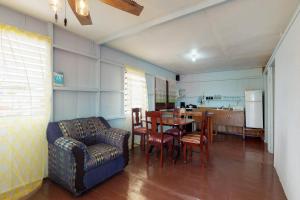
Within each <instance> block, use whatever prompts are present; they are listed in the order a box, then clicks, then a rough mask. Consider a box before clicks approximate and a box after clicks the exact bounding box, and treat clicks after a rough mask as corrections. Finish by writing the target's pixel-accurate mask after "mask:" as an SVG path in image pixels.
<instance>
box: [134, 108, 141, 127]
mask: <svg viewBox="0 0 300 200" xmlns="http://www.w3.org/2000/svg"><path fill="white" fill-rule="evenodd" d="M131 118H132V119H131V120H132V128H135V127H136V126H141V127H142V126H143V122H142V118H143V116H142V108H132V110H131Z"/></svg>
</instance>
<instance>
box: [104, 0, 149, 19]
mask: <svg viewBox="0 0 300 200" xmlns="http://www.w3.org/2000/svg"><path fill="white" fill-rule="evenodd" d="M100 1H102V2H103V3H106V4H108V5H110V6H112V7H115V8H118V9H120V10H123V11H125V12H128V13H131V14H133V15H136V16H139V15H140V14H141V12H142V11H143V9H144V7H143V6H141V5H139V4H138V3H136V2H135V1H133V0H100Z"/></svg>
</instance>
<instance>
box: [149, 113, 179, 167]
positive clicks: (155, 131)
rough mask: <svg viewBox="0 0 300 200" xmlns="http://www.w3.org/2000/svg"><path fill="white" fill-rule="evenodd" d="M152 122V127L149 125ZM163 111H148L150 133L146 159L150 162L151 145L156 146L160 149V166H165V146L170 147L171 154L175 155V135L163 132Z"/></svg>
mask: <svg viewBox="0 0 300 200" xmlns="http://www.w3.org/2000/svg"><path fill="white" fill-rule="evenodd" d="M150 124H151V128H150V127H149V125H150ZM162 124H163V123H162V112H159V111H150V112H146V129H147V132H148V133H149V136H148V137H147V143H146V146H147V148H146V161H147V164H149V159H150V152H149V150H150V146H154V147H155V148H156V149H157V150H160V166H161V167H163V162H164V161H163V160H164V158H163V157H164V156H163V155H164V147H165V146H167V147H168V151H169V153H170V155H173V137H172V136H170V135H167V134H164V132H163V126H162Z"/></svg>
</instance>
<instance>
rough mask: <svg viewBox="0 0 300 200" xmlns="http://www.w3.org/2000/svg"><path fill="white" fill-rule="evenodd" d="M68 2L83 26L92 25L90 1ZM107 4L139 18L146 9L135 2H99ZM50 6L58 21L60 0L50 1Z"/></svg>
mask: <svg viewBox="0 0 300 200" xmlns="http://www.w3.org/2000/svg"><path fill="white" fill-rule="evenodd" d="M66 1H68V3H69V5H70V7H71V9H72V11H73V13H74V14H75V16H76V17H77V19H78V21H79V22H80V24H81V25H91V24H92V18H91V15H90V10H89V4H88V0H65V8H66ZM99 1H101V2H103V3H105V4H108V5H110V6H112V7H114V8H117V9H119V10H122V11H125V12H128V13H130V14H133V15H136V16H139V15H140V14H141V12H142V11H143V9H144V7H143V6H141V5H139V4H138V3H136V2H135V1H134V0H99ZM49 3H50V6H51V8H52V9H53V10H54V12H55V20H56V21H57V18H58V17H57V10H58V8H59V6H60V5H59V4H60V0H50V2H49ZM64 23H65V26H66V25H67V19H66V17H65V20H64Z"/></svg>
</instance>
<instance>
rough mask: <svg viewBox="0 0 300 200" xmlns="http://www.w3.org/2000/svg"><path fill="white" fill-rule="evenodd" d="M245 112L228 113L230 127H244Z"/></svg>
mask: <svg viewBox="0 0 300 200" xmlns="http://www.w3.org/2000/svg"><path fill="white" fill-rule="evenodd" d="M244 119H245V116H244V112H243V111H228V124H227V125H228V126H236V127H244V121H245V120H244Z"/></svg>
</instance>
